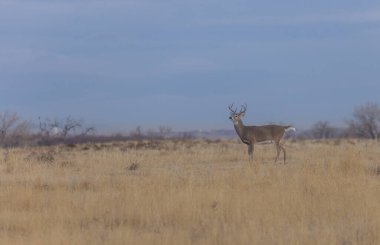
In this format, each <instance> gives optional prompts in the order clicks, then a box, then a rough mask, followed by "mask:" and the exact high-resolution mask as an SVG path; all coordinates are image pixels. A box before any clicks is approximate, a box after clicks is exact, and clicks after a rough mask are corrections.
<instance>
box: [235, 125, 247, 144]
mask: <svg viewBox="0 0 380 245" xmlns="http://www.w3.org/2000/svg"><path fill="white" fill-rule="evenodd" d="M234 127H235V130H236V133H237V134H238V135H239V137H240V139H242V140H243V138H244V128H245V126H244V124H243V121H242V120H239V121H237V122H235V123H234Z"/></svg>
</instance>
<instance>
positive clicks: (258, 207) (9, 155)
mask: <svg viewBox="0 0 380 245" xmlns="http://www.w3.org/2000/svg"><path fill="white" fill-rule="evenodd" d="M286 149H287V156H288V161H287V164H283V163H277V164H275V163H274V157H275V147H274V146H273V145H258V146H256V147H255V152H254V163H253V164H252V165H250V164H249V161H248V155H247V149H246V146H244V145H243V144H241V143H239V142H238V141H237V140H225V141H224V140H222V141H209V140H186V141H181V140H161V141H138V142H114V143H107V144H83V145H81V144H78V145H60V146H51V147H31V148H13V149H8V150H6V149H0V244H380V143H379V142H376V141H364V140H363V141H359V140H331V141H319V142H317V141H297V142H290V141H288V142H286Z"/></svg>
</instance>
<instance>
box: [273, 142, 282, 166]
mask: <svg viewBox="0 0 380 245" xmlns="http://www.w3.org/2000/svg"><path fill="white" fill-rule="evenodd" d="M275 144H276V150H277V155H276V159H275V160H274V162H277V160H278V157H279V156H280V152H281V147H280V144H279V142H275Z"/></svg>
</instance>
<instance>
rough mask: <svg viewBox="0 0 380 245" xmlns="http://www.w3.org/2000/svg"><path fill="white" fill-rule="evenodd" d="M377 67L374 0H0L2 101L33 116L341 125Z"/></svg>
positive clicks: (132, 123)
mask: <svg viewBox="0 0 380 245" xmlns="http://www.w3.org/2000/svg"><path fill="white" fill-rule="evenodd" d="M379 78H380V2H379V1H371V0H369V1H356V0H355V1H352V0H351V1H350V0H345V1H343V0H338V1H327V0H321V1H294V0H292V1H252V0H250V1H227V0H202V1H200V0H191V1H190V0H185V1H169V0H168V1H160V0H155V1H153V0H132V1H128V0H125V1H116V0H107V1H90V0H76V1H74V0H73V1H68V0H65V1H63V0H62V1H60V0H50V1H47V0H40V1H34V0H9V1H3V0H0V85H1V86H0V111H5V110H7V111H15V112H18V113H19V114H20V116H22V117H23V118H25V119H30V120H34V121H36V120H37V118H38V116H42V117H50V118H55V117H57V118H63V117H66V116H68V115H71V116H72V117H75V118H81V119H83V120H85V121H86V122H87V123H89V124H93V125H97V126H98V127H99V128H108V129H111V128H115V129H125V130H130V129H133V128H135V127H136V126H137V125H141V126H142V127H143V128H155V127H157V126H160V125H165V126H170V127H172V128H173V129H175V130H182V129H221V128H232V125H231V123H230V122H229V121H228V119H227V117H228V110H227V106H228V104H230V103H231V102H233V101H235V102H236V104H237V105H239V104H242V103H244V102H246V103H247V104H248V110H247V114H246V118H245V122H246V124H264V123H268V122H279V123H292V124H294V125H295V126H296V127H300V128H305V127H308V126H310V125H311V124H313V123H314V122H315V121H318V120H328V121H330V122H331V123H332V124H336V125H342V124H344V121H345V119H347V118H349V117H350V116H351V113H352V110H353V108H354V107H355V106H358V105H361V104H364V103H366V102H368V101H372V102H376V103H380V93H379V91H380V79H379Z"/></svg>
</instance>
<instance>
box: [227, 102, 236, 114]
mask: <svg viewBox="0 0 380 245" xmlns="http://www.w3.org/2000/svg"><path fill="white" fill-rule="evenodd" d="M233 106H234V103H232V104H231V105H229V106H228V109H230V112H231V115H233V114H236V110H237V109H235V110H234V109H232V107H233Z"/></svg>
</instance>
